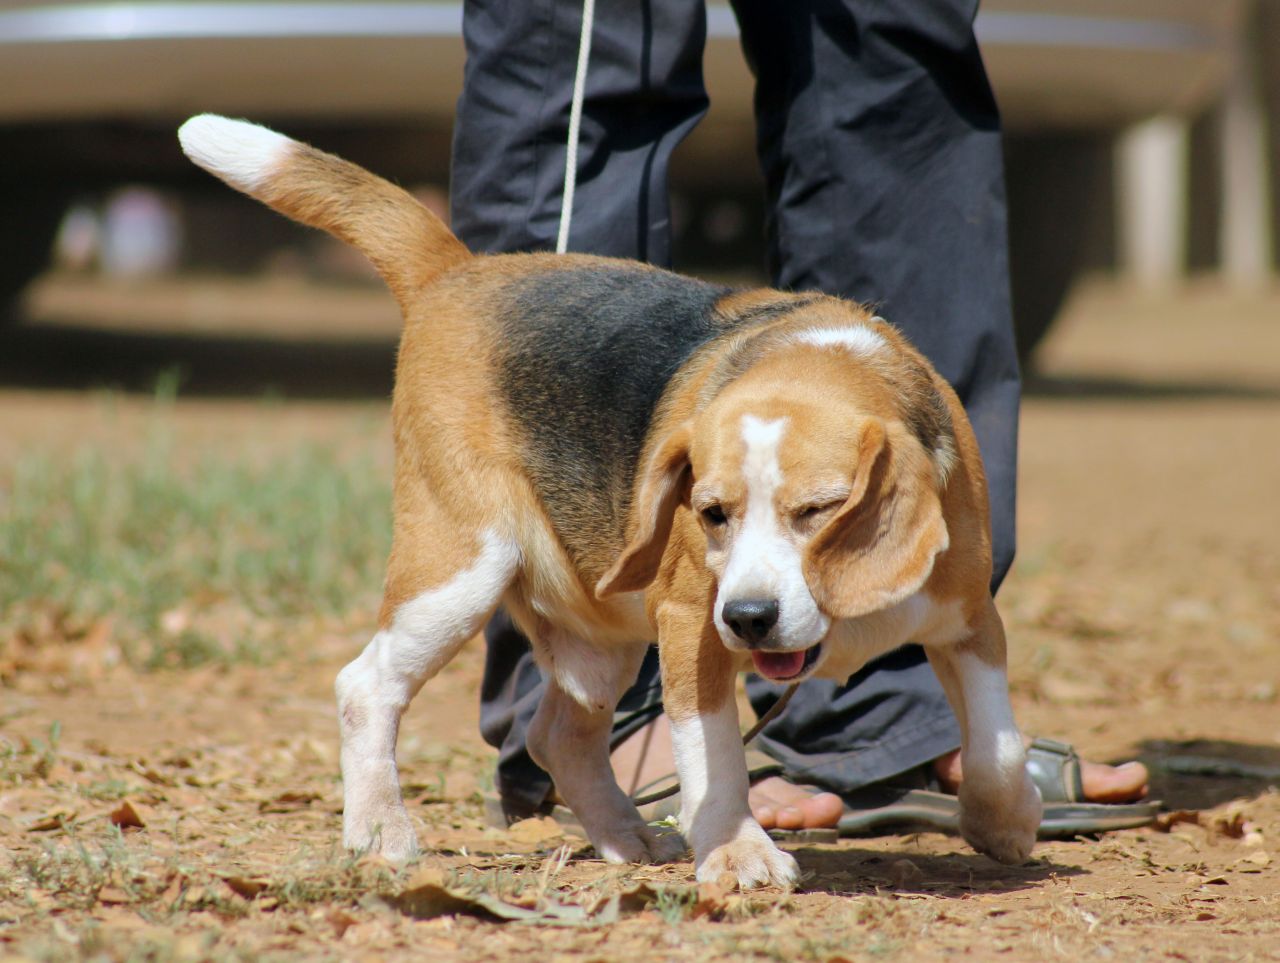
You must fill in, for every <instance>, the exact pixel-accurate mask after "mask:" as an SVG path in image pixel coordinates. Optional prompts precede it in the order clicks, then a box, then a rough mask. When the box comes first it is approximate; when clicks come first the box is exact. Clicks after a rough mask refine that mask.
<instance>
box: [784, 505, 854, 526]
mask: <svg viewBox="0 0 1280 963" xmlns="http://www.w3.org/2000/svg"><path fill="white" fill-rule="evenodd" d="M843 504H844V502H842V501H833V502H825V503H823V504H821V505H806V506H805V507H804V508H802V509H800V510H799V511H798V512H796V514H795V518H796V521H797V522H800V523H801V524H803V525H811V524H813V523H815V522H817V521H818V520H819V519H821V518H822V517H823V516H825V515H826V514H827V513H828V512H833V511H835V510H836V509H837V508H839V507H840V506H841V505H843Z"/></svg>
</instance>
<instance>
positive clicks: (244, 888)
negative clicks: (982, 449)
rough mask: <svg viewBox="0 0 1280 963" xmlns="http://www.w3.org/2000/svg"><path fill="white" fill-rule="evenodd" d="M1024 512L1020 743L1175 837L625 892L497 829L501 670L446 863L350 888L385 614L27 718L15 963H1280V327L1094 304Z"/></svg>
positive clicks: (1015, 651) (302, 427) (637, 879)
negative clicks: (1143, 787)
mask: <svg viewBox="0 0 1280 963" xmlns="http://www.w3.org/2000/svg"><path fill="white" fill-rule="evenodd" d="M24 337H29V338H36V340H38V337H37V336H35V335H30V334H29V333H28V335H24ZM58 337H60V335H58ZM22 343H23V345H24V346H27V347H24V350H31V351H32V352H34V353H33V354H32V355H31V356H32V357H36V356H39V349H38V347H37V348H30V347H29V346H30V344H33V343H35V342H34V341H30V340H28V341H23V342H22ZM61 343H62V342H59V344H61ZM91 343H94V344H96V343H97V342H91ZM9 363H10V364H14V363H17V362H13V360H12V358H11V359H10V362H9ZM79 372H80V369H79V368H75V367H72V368H70V369H68V371H67V372H64V373H63V376H61V377H62V380H61V381H59V376H55V378H54V382H55V384H63V385H65V386H75V385H78V384H79V380H78V379H79V378H80V377H81V374H80V373H79ZM19 380H20V381H21V383H23V384H26V383H27V381H25V380H21V379H19ZM211 394H217V392H216V391H213V392H211ZM146 408H147V402H146V401H145V399H141V398H136V397H128V396H126V397H124V398H121V399H117V400H116V401H115V402H113V403H112V404H111V405H110V406H104V404H103V402H102V398H101V396H100V395H97V394H93V393H85V392H79V391H71V390H65V388H58V387H54V388H50V387H39V388H36V387H23V388H9V389H0V459H11V458H13V457H15V456H16V453H17V452H19V451H22V450H24V449H26V448H28V447H29V446H35V445H41V446H46V447H48V446H52V447H57V446H59V445H66V446H72V445H74V444H76V443H79V442H80V441H82V440H83V439H85V438H92V439H101V440H102V441H103V442H104V443H107V444H116V443H119V444H125V443H127V441H128V439H130V438H131V437H134V436H135V435H136V430H135V429H136V428H137V425H138V424H139V423H140V422H141V421H142V420H144V419H145V418H146V417H147V414H146ZM174 417H175V418H176V419H177V420H178V423H179V424H180V425H181V426H182V430H181V432H180V435H181V437H183V438H184V439H185V441H186V443H188V444H191V445H193V446H197V445H198V446H202V447H206V448H207V447H210V446H218V445H225V446H227V448H228V450H237V451H240V450H243V449H244V446H245V444H249V445H250V446H251V447H252V446H255V445H256V446H258V447H260V448H264V449H266V448H270V446H271V445H272V444H273V442H275V441H279V440H280V439H286V438H287V439H296V438H314V439H327V440H330V441H332V440H335V439H336V440H337V441H338V442H339V443H340V442H341V439H343V438H345V437H352V438H354V437H367V434H368V431H369V425H370V423H371V420H372V423H373V424H374V425H375V426H376V427H377V430H379V431H382V432H383V434H384V435H385V434H386V430H385V414H384V413H382V407H381V402H379V401H377V400H372V401H371V400H369V399H368V398H367V397H366V398H363V399H357V400H354V401H351V402H332V401H328V402H321V401H307V402H290V401H283V402H280V403H279V404H278V405H277V406H276V407H274V408H273V409H272V413H271V415H270V417H269V418H266V417H264V416H263V410H262V408H261V407H260V406H257V405H254V404H251V403H247V402H244V401H240V400H235V399H230V400H226V399H219V398H214V397H204V398H195V399H191V400H185V401H184V400H180V401H179V402H178V404H177V407H176V411H175V415H174ZM372 467H373V469H374V470H382V471H385V470H386V463H385V462H382V463H380V464H377V465H374V466H372ZM1020 485H1021V492H1020V497H1021V514H1020V546H1019V560H1018V563H1017V566H1016V567H1015V571H1014V573H1013V575H1012V576H1011V578H1010V579H1009V581H1008V583H1007V584H1006V586H1005V587H1004V589H1003V590H1002V593H1001V597H1000V600H999V601H1000V604H1001V608H1002V611H1003V613H1004V616H1005V620H1006V623H1007V624H1008V626H1009V630H1010V633H1009V634H1010V639H1011V650H1012V651H1011V679H1012V688H1013V695H1014V703H1015V708H1016V710H1017V713H1018V716H1019V720H1020V722H1021V724H1022V726H1023V728H1024V729H1025V730H1026V731H1029V732H1033V733H1039V734H1044V735H1051V736H1054V737H1058V738H1063V739H1069V740H1071V741H1073V742H1074V743H1075V744H1076V745H1077V746H1078V747H1079V748H1080V749H1081V751H1082V752H1084V753H1087V754H1088V755H1090V756H1092V757H1094V758H1101V759H1108V760H1119V759H1127V758H1133V757H1138V758H1142V759H1143V760H1145V761H1146V762H1147V764H1148V765H1149V766H1150V767H1151V768H1152V770H1153V773H1154V779H1153V786H1152V790H1153V795H1155V796H1156V797H1158V798H1160V799H1162V800H1163V801H1164V803H1165V807H1166V816H1165V817H1164V819H1163V820H1162V825H1161V826H1160V827H1157V828H1149V829H1142V830H1133V831H1125V832H1117V833H1113V834H1110V835H1107V836H1104V837H1101V838H1095V839H1079V840H1074V841H1062V842H1052V843H1044V844H1041V845H1040V846H1038V847H1037V849H1036V851H1035V853H1034V856H1033V859H1032V861H1031V862H1030V863H1029V864H1027V865H1026V866H1023V867H1018V868H1007V867H1002V866H999V865H997V864H994V863H992V862H991V861H989V860H987V859H985V858H984V857H980V856H978V855H976V854H974V853H973V852H971V851H969V850H968V849H967V847H966V846H965V845H964V844H963V843H962V842H961V841H959V840H957V839H953V838H949V837H946V836H943V835H938V834H930V833H926V834H917V835H911V836H893V837H886V838H881V839H860V840H847V841H843V842H841V843H840V844H838V845H831V846H816V845H806V846H802V847H800V848H798V849H797V850H796V851H795V852H796V856H797V858H798V859H799V861H800V864H801V866H802V868H803V870H804V873H805V877H804V880H803V882H802V884H801V886H800V887H799V889H798V890H797V891H795V892H794V893H783V892H778V891H769V890H764V891H756V892H752V893H747V894H732V893H725V892H723V891H720V890H718V889H716V888H715V887H703V888H701V889H699V888H698V887H697V886H696V885H695V884H694V883H693V881H692V866H691V864H690V863H687V862H686V863H679V864H675V865H672V866H664V867H630V868H619V867H610V866H607V865H605V864H604V863H602V862H600V861H598V860H596V859H595V858H594V857H593V855H592V853H591V851H590V850H589V849H588V848H585V847H584V845H583V844H582V843H581V841H577V840H573V839H566V838H564V837H561V836H560V835H558V834H557V833H556V832H555V830H554V829H553V828H552V827H548V826H546V825H543V824H541V823H526V824H521V825H520V826H518V827H515V828H513V829H512V830H511V831H506V832H500V831H497V830H492V829H487V828H485V826H484V823H483V818H482V816H483V813H482V807H481V804H480V796H481V793H482V792H483V791H484V788H485V787H486V785H488V778H489V777H488V771H489V768H490V766H491V761H492V754H491V752H490V750H489V749H488V748H487V747H486V746H484V744H483V743H482V742H481V741H480V739H479V737H478V735H477V733H476V693H477V688H478V683H479V672H480V665H481V655H480V650H479V647H478V646H475V645H472V646H471V647H469V648H467V649H466V650H464V653H463V655H462V656H460V657H459V658H458V659H457V660H456V662H455V663H454V664H452V665H451V666H449V667H448V668H447V669H446V670H445V672H444V673H443V674H442V676H441V677H439V678H438V679H436V680H435V681H433V682H432V683H430V684H429V685H428V686H427V687H426V689H425V690H424V691H423V693H422V694H421V695H420V696H419V697H418V700H417V701H416V703H415V704H414V706H413V708H412V710H411V711H410V713H409V714H408V716H407V718H406V720H405V723H404V726H403V728H402V735H401V750H400V758H401V761H402V766H403V769H402V781H403V784H404V789H405V794H406V798H407V799H408V800H409V807H410V811H411V813H413V815H414V817H415V819H416V820H417V821H418V823H419V831H420V832H419V835H420V838H421V840H422V842H423V844H424V846H425V847H427V848H428V855H426V856H424V857H423V858H422V859H421V860H420V861H419V862H418V863H417V864H415V865H413V866H410V867H408V868H407V869H405V870H395V869H393V868H391V867H387V866H385V865H383V864H381V863H380V862H379V861H378V860H371V859H364V860H351V859H347V858H346V857H345V856H343V854H341V853H340V852H339V849H338V846H337V843H338V839H339V834H340V816H339V815H338V814H339V812H340V807H341V793H340V785H339V782H338V780H337V772H336V770H337V743H336V735H337V733H336V724H335V718H334V712H333V707H332V698H331V687H332V681H333V677H334V675H335V673H336V671H337V670H338V668H340V667H341V665H342V664H343V663H344V662H345V661H346V660H347V659H349V658H351V657H352V656H353V655H354V654H355V653H356V652H357V651H359V648H360V647H361V646H362V645H363V643H364V641H365V640H366V637H367V635H368V633H369V629H370V625H371V622H372V618H373V612H372V606H373V605H374V604H376V594H375V593H376V586H371V593H370V601H369V608H368V609H367V610H364V611H358V612H355V613H352V615H351V616H350V617H349V618H347V619H344V620H336V619H330V620H327V621H326V620H319V619H317V620H316V621H314V622H308V623H306V624H301V625H298V626H296V627H294V632H295V636H296V644H295V645H293V646H292V647H291V649H290V653H289V655H288V657H287V658H285V659H283V660H281V661H279V662H276V663H275V664H272V665H268V666H251V665H234V666H229V667H227V666H221V667H209V668H202V669H197V670H192V671H188V672H183V673H173V672H168V673H152V674H140V673H136V672H133V671H131V670H129V669H126V668H122V667H120V666H113V665H111V664H110V660H109V659H106V658H103V657H102V652H104V651H107V650H109V640H105V641H104V640H102V639H90V640H83V641H82V643H80V644H77V645H68V646H66V647H65V651H59V652H58V653H55V654H54V655H53V656H51V658H50V659H49V660H48V661H47V662H46V663H45V667H44V670H43V671H40V672H27V673H20V674H18V675H16V676H14V677H13V679H12V682H11V684H10V685H9V687H7V688H0V750H3V751H0V776H2V777H3V778H0V841H2V845H3V847H4V849H5V851H6V853H5V854H3V855H0V960H14V959H24V958H25V959H74V958H86V959H103V960H116V959H120V960H125V959H130V960H133V959H136V960H196V959H289V960H296V959H333V960H346V959H355V960H366V959H367V960H382V959H386V960H392V959H409V958H416V959H431V960H454V959H458V960H489V959H497V960H512V959H517V958H520V957H534V958H537V959H540V960H542V959H545V960H582V961H588V960H615V959H629V958H635V957H643V958H646V959H660V960H702V959H717V958H725V959H756V958H759V959H799V960H819V961H837V960H862V959H870V958H886V959H897V960H906V961H928V960H934V959H943V958H948V959H950V958H955V957H961V956H966V957H968V958H970V959H1007V960H1037V961H1038V960H1044V959H1059V958H1062V959H1066V958H1081V957H1085V958H1098V959H1105V958H1114V959H1136V960H1146V959H1152V960H1157V959H1158V960H1163V959H1175V960H1280V792H1277V789H1276V786H1277V785H1280V540H1278V539H1277V535H1278V534H1280V501H1278V500H1277V498H1276V492H1277V490H1280V297H1269V298H1268V297H1257V298H1250V299H1246V300H1241V299H1234V298H1232V297H1230V296H1227V295H1225V294H1223V293H1221V292H1220V291H1217V290H1215V289H1213V288H1210V287H1190V288H1188V289H1187V290H1186V291H1184V292H1181V293H1180V295H1179V297H1177V298H1151V297H1143V296H1140V295H1135V294H1133V293H1132V292H1125V291H1122V290H1118V289H1116V288H1115V287H1112V286H1107V285H1101V284H1098V285H1093V286H1090V287H1087V288H1085V289H1084V290H1082V291H1081V292H1080V293H1079V294H1078V295H1077V297H1075V298H1074V299H1073V301H1072V304H1071V306H1070V308H1069V310H1068V313H1067V316H1066V317H1065V318H1064V319H1063V321H1062V323H1061V324H1060V326H1059V327H1058V329H1057V330H1056V331H1055V333H1054V336H1053V340H1052V341H1051V343H1049V344H1048V345H1047V346H1046V350H1045V352H1044V354H1043V356H1042V370H1041V374H1040V376H1039V378H1038V379H1037V381H1036V382H1035V383H1034V384H1033V385H1032V386H1031V390H1030V391H1029V394H1028V398H1027V401H1026V405H1025V409H1024V420H1023V430H1022V466H1021V476H1020ZM2 575H3V571H2V570H0V576H2ZM93 646H96V648H94V649H92V650H90V647H93Z"/></svg>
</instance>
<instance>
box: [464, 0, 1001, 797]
mask: <svg viewBox="0 0 1280 963" xmlns="http://www.w3.org/2000/svg"><path fill="white" fill-rule="evenodd" d="M976 10H977V0H900V2H893V3H886V2H883V0H785V2H779V0H737V2H735V3H734V11H735V13H736V15H737V18H738V23H739V26H740V29H741V34H742V46H743V50H744V53H745V55H746V57H747V60H748V63H749V64H750V65H751V68H752V70H753V72H754V73H755V75H756V81H757V86H756V97H755V109H756V121H757V133H758V137H757V140H758V145H757V146H758V153H759V159H760V164H761V166H762V169H763V171H764V175H765V182H766V188H767V202H768V203H767V210H768V221H767V234H768V252H769V253H768V257H769V270H770V272H771V274H772V277H773V281H774V283H775V284H776V285H777V286H779V287H782V288H787V289H792V290H807V289H812V290H820V291H824V292H827V293H830V294H838V295H842V296H845V297H848V298H852V299H854V300H858V301H864V302H873V303H875V304H876V305H877V306H878V310H879V313H880V314H882V315H884V316H885V317H887V318H888V319H889V320H890V321H892V322H893V323H895V324H896V325H898V327H899V328H901V329H902V330H903V331H904V332H905V333H906V334H907V336H908V337H909V338H911V340H912V341H913V342H914V343H915V344H916V345H917V346H918V347H919V348H920V349H921V350H922V351H923V352H924V353H925V354H926V355H927V356H928V357H929V358H930V359H931V360H932V361H933V363H934V365H935V366H936V367H937V368H938V370H939V371H940V372H941V373H942V375H943V376H944V377H945V378H947V379H948V381H950V383H951V384H952V385H953V386H954V387H955V389H956V391H957V392H958V393H959V395H960V398H961V400H962V401H963V402H964V404H965V408H966V410H967V411H968V413H969V417H970V419H971V420H972V422H973V426H974V429H975V431H976V432H977V436H978V441H979V444H980V446H981V448H982V454H983V459H984V462H985V465H986V470H987V476H988V481H989V484H990V493H991V509H992V528H993V539H994V548H995V563H996V564H995V575H994V578H993V582H992V590H993V591H994V590H995V588H996V587H997V586H998V585H999V583H1000V581H1001V579H1003V577H1004V574H1005V573H1006V572H1007V571H1008V568H1009V565H1010V563H1011V562H1012V561H1013V552H1014V494H1015V493H1014V484H1015V465H1016V456H1017V452H1016V444H1017V418H1018V396H1019V382H1018V370H1017V361H1016V355H1015V351H1014V342H1013V328H1012V322H1011V317H1010V309H1009V281H1008V260H1007V242H1006V234H1005V197H1004V182H1003V169H1002V161H1001V153H1000V131H999V117H998V114H997V111H996V107H995V103H994V100H993V99H992V95H991V91H990V88H989V86H988V83H987V79H986V73H985V71H984V69H983V66H982V61H981V58H980V56H979V54H978V49H977V46H976V43H975V41H974V36H973V18H974V16H975V14H976ZM580 27H581V4H580V3H579V2H577V0H572V2H561V0H468V2H467V3H466V8H465V16H464V34H465V37H466V43H467V68H466V84H465V87H464V91H463V94H462V97H461V98H460V100H459V102H458V112H457V120H456V128H455V134H454V151H453V182H452V191H451V195H452V205H453V226H454V229H455V230H456V231H457V233H458V235H459V236H460V237H461V238H462V240H463V241H464V242H465V243H466V244H467V245H468V246H469V247H470V248H471V249H472V250H475V251H488V252H498V251H526V250H545V249H550V248H553V247H554V243H555V236H556V231H557V228H558V222H559V211H560V199H561V183H562V178H563V173H564V159H565V138H566V133H567V129H568V118H569V103H570V99H571V94H572V88H573V75H574V69H575V65H576V62H577V50H578V36H579V30H580ZM705 34H706V21H705V8H704V6H703V3H702V2H701V0H598V3H597V6H596V17H595V29H594V32H593V46H592V49H591V60H590V67H589V72H588V76H587V85H586V97H585V102H584V108H583V119H582V133H581V145H580V148H579V159H578V182H577V183H578V187H577V196H576V201H575V205H574V212H573V224H572V232H571V234H570V242H569V246H570V248H571V249H572V250H575V251H588V252H592V253H597V254H608V255H615V256H619V257H628V258H638V259H641V260H647V261H650V262H653V263H657V264H661V265H667V264H669V262H670V257H671V242H670V219H669V212H668V202H667V169H668V162H669V159H670V156H671V152H672V150H673V149H674V148H675V146H676V145H677V144H678V143H679V142H680V140H681V139H682V138H683V137H684V136H685V135H686V134H688V132H689V131H690V130H691V129H692V128H693V126H694V125H695V124H696V123H697V122H698V120H699V119H700V118H701V117H702V115H703V113H704V112H705V110H706V107H707V99H706V94H705V91H704V89H703V84H702V65H701V57H702V47H703V42H704V39H705ZM735 162H737V161H735V160H734V159H731V158H726V159H725V163H735ZM743 162H745V161H743ZM486 638H487V640H488V652H487V661H486V665H485V680H484V686H483V692H482V708H481V727H482V729H483V732H484V736H485V738H486V739H487V740H488V741H489V742H490V743H491V744H493V745H494V746H497V747H498V748H499V751H500V755H499V764H498V776H497V785H498V788H499V790H500V791H501V793H502V794H503V797H504V798H505V799H507V800H508V801H509V802H510V803H512V804H513V805H514V806H515V807H518V806H519V805H521V804H523V805H528V806H534V805H537V804H538V803H540V802H541V801H542V800H543V799H544V798H545V796H546V794H547V792H548V789H549V786H550V783H549V780H548V778H547V776H546V774H545V773H543V772H542V771H541V770H540V769H539V768H538V767H537V766H535V765H534V764H533V762H532V760H530V759H529V757H528V754H527V753H526V752H525V748H524V741H525V731H526V728H527V726H528V722H529V720H530V718H531V717H532V715H533V711H534V709H535V707H536V705H537V700H538V697H539V693H540V691H541V686H542V684H543V683H542V679H541V677H540V675H539V673H538V670H537V668H536V667H535V666H534V665H533V661H532V658H531V657H530V655H529V650H528V644H527V643H526V642H525V640H524V639H523V638H522V637H521V636H520V635H519V633H518V632H516V630H515V629H514V628H513V627H512V625H511V623H510V621H509V620H508V619H507V618H506V617H505V615H503V614H502V613H499V614H498V615H497V616H495V618H494V620H493V621H492V622H491V624H490V625H489V627H488V629H487V631H486ZM780 691H781V690H780V689H779V688H778V687H775V686H772V685H770V684H768V683H766V682H764V681H763V680H760V679H758V678H755V677H749V678H748V681H747V692H748V695H749V696H750V699H751V702H752V705H753V706H754V707H755V709H756V711H757V712H763V711H765V710H766V709H767V707H768V706H769V705H770V704H771V703H772V702H773V701H774V700H775V699H776V698H777V697H778V695H779V693H780ZM660 698H661V693H660V683H659V680H658V676H657V660H656V658H653V657H651V658H649V659H648V660H646V663H645V667H644V669H643V670H642V672H641V675H640V678H639V680H638V681H637V683H636V685H635V687H634V688H633V689H632V690H631V691H630V692H628V694H627V695H626V696H625V697H624V699H623V701H622V703H621V704H620V706H619V716H618V719H619V723H618V726H617V731H618V733H619V734H620V735H625V733H626V732H627V731H628V730H629V729H634V728H636V727H638V726H639V725H641V724H643V723H644V722H645V721H647V719H649V718H652V715H653V714H654V712H656V711H657V710H656V708H655V707H656V705H657V704H658V702H659V700H660ZM959 742H960V739H959V730H958V727H957V725H956V722H955V719H954V717H953V716H952V714H951V711H950V708H949V707H948V706H947V704H946V700H945V698H944V697H943V694H942V691H941V688H940V686H939V685H938V682H937V680H936V679H935V678H934V676H933V673H932V671H931V670H930V668H929V666H928V664H927V662H926V660H925V658H924V654H923V651H922V650H921V649H920V648H919V647H918V646H906V647H904V648H902V649H900V650H898V651H896V652H893V653H890V654H889V655H887V656H885V657H883V658H881V659H879V660H877V661H876V662H874V663H872V664H871V665H869V666H867V667H866V668H865V669H864V670H862V671H861V672H859V673H858V674H857V675H856V676H854V677H853V678H852V679H851V680H849V682H848V683H846V684H843V685H842V684H837V683H833V682H828V681H824V680H811V681H809V682H806V683H804V684H803V685H802V686H801V687H800V689H799V691H798V692H797V693H796V696H795V698H794V699H793V700H792V702H791V704H790V705H789V706H788V708H787V710H786V711H785V712H784V713H783V714H782V715H781V716H780V717H779V718H778V719H777V720H775V721H774V722H772V723H771V724H770V725H769V727H768V728H767V729H766V730H765V732H764V733H763V734H762V735H761V736H760V738H759V741H758V745H759V746H760V748H762V749H764V750H765V751H766V752H768V753H769V754H770V755H772V756H774V757H775V758H777V759H778V760H779V761H780V762H782V763H783V765H784V766H785V768H786V771H787V774H788V775H789V776H790V777H791V778H793V779H797V780H803V781H805V782H810V783H815V784H818V785H822V786H824V787H827V788H830V789H833V790H835V791H837V792H841V791H844V792H848V791H851V790H853V789H855V788H857V787H859V786H863V785H867V784H869V783H873V782H877V781H880V780H882V779H885V778H888V777H890V776H892V775H895V774H897V773H901V772H905V771H907V770H909V769H912V768H914V767H916V766H918V765H920V764H922V763H925V762H927V761H928V760H930V759H933V758H935V757H937V756H939V755H942V754H943V753H945V752H948V751H950V750H951V749H954V748H955V747H957V746H958V745H959Z"/></svg>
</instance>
